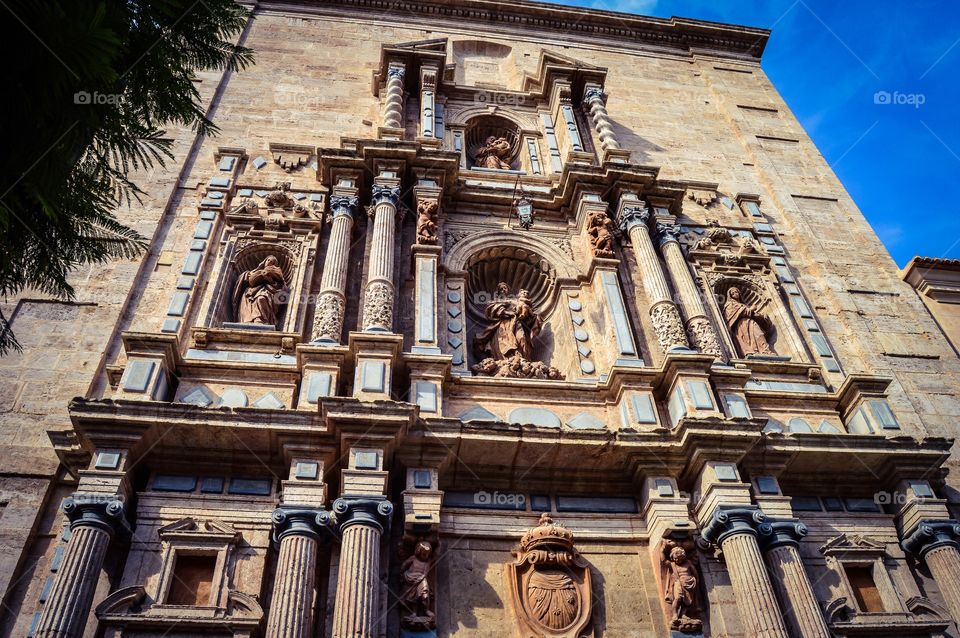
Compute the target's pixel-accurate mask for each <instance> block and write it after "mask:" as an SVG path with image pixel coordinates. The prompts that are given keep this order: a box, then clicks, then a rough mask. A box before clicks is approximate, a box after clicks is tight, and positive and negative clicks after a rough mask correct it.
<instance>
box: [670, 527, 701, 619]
mask: <svg viewBox="0 0 960 638" xmlns="http://www.w3.org/2000/svg"><path fill="white" fill-rule="evenodd" d="M663 551H664V555H663V559H662V562H663V567H664V572H665V573H664V577H665V578H664V587H663V599H664V600H665V601H666V602H667V604H668V605H670V612H671V618H670V628H671V629H678V630H681V631H684V630H691V629H694V628H696V627H699V626H700V624H701V623H700V621H699V620H698V619H696V618H693V617H692V614H696V611H697V608H698V607H697V583H698V581H699V575H698V574H697V568H696V567H695V566H694V565H693V563H692V562H691V561H690V559H689V558H688V557H687V551H686V550H685V549H683V547H680V546H679V545H677V544H676V543H674V542H673V541H667V542H666V543H665V544H664V549H663Z"/></svg>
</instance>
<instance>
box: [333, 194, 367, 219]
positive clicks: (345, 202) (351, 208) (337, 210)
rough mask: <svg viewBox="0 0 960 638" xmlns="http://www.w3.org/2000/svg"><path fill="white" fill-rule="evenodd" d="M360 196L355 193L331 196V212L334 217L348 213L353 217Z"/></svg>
mask: <svg viewBox="0 0 960 638" xmlns="http://www.w3.org/2000/svg"><path fill="white" fill-rule="evenodd" d="M359 203H360V198H359V197H356V196H353V195H333V196H331V197H330V212H331V213H332V214H333V216H334V217H339V216H341V215H348V216H350V217H353V215H354V213H355V212H356V210H357V205H358V204H359Z"/></svg>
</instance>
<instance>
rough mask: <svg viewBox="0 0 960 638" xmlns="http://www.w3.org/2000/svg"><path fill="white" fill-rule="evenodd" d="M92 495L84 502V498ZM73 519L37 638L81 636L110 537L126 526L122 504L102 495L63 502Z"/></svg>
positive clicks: (75, 496)
mask: <svg viewBox="0 0 960 638" xmlns="http://www.w3.org/2000/svg"><path fill="white" fill-rule="evenodd" d="M84 496H86V497H87V498H89V500H90V502H85V501H84V500H83V497H84ZM63 511H64V513H66V515H67V518H68V519H69V520H70V532H71V534H70V541H69V542H68V543H67V550H66V553H65V554H64V556H63V562H62V563H61V564H60V569H59V570H58V571H57V576H56V578H55V579H54V581H53V587H52V588H51V590H50V595H49V596H48V598H47V602H46V603H45V604H44V606H43V613H42V615H41V616H40V622H39V623H38V624H37V630H36V632H35V633H34V634H33V635H34V636H35V638H80V636H82V635H83V632H84V628H85V627H86V624H87V616H88V615H89V614H90V606H91V605H92V603H93V595H94V592H95V591H96V589H97V581H98V580H99V578H100V570H101V568H102V567H103V559H104V558H105V557H106V554H107V547H108V546H109V545H110V539H111V538H113V536H114V534H115V533H116V532H117V531H119V530H120V529H123V528H124V524H125V521H124V518H123V503H121V502H120V501H118V500H106V499H104V498H103V496H102V495H99V494H97V495H93V494H91V495H81V494H75V495H74V496H73V497H72V498H68V499H67V500H66V501H64V503H63Z"/></svg>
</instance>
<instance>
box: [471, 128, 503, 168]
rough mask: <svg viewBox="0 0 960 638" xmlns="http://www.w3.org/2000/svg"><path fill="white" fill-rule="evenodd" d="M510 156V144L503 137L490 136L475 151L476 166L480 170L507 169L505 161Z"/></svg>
mask: <svg viewBox="0 0 960 638" xmlns="http://www.w3.org/2000/svg"><path fill="white" fill-rule="evenodd" d="M508 155H510V142H508V141H507V139H506V138H504V137H495V136H493V135H491V136H490V137H488V138H487V141H486V142H485V143H484V145H483V146H481V147H480V148H478V149H477V152H476V157H475V158H474V159H475V161H476V165H477V166H479V167H481V168H497V169H508V168H510V163H509V162H507V161H506V158H507V156H508Z"/></svg>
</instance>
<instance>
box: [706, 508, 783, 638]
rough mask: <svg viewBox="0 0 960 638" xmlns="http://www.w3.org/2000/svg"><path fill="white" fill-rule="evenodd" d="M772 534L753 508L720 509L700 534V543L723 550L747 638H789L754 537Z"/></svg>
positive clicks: (762, 518)
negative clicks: (716, 546) (748, 637)
mask: <svg viewBox="0 0 960 638" xmlns="http://www.w3.org/2000/svg"><path fill="white" fill-rule="evenodd" d="M760 534H763V535H764V536H769V535H770V534H772V529H771V527H770V524H769V523H767V522H766V516H764V514H763V512H761V511H760V509H759V508H757V507H755V506H754V507H722V506H721V507H720V508H718V509H717V510H716V512H715V513H714V514H713V517H712V518H711V519H710V521H709V522H708V523H707V524H706V525H705V526H704V527H703V530H702V531H701V540H702V541H703V542H705V543H708V544H711V545H718V546H719V547H720V549H721V550H722V551H723V557H724V560H725V561H726V563H727V571H728V572H729V574H730V582H731V584H732V585H733V591H734V595H735V596H736V598H737V609H738V610H739V611H740V617H741V618H742V619H743V624H744V628H745V629H746V630H747V635H748V636H750V638H789V636H788V634H787V628H786V625H785V624H784V622H783V617H782V615H781V614H780V608H779V607H778V606H777V598H776V596H775V595H774V591H773V585H772V584H771V582H770V576H769V575H768V574H767V570H766V568H765V567H764V564H763V557H762V556H761V555H760V547H759V545H758V544H757V537H758V535H760Z"/></svg>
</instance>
